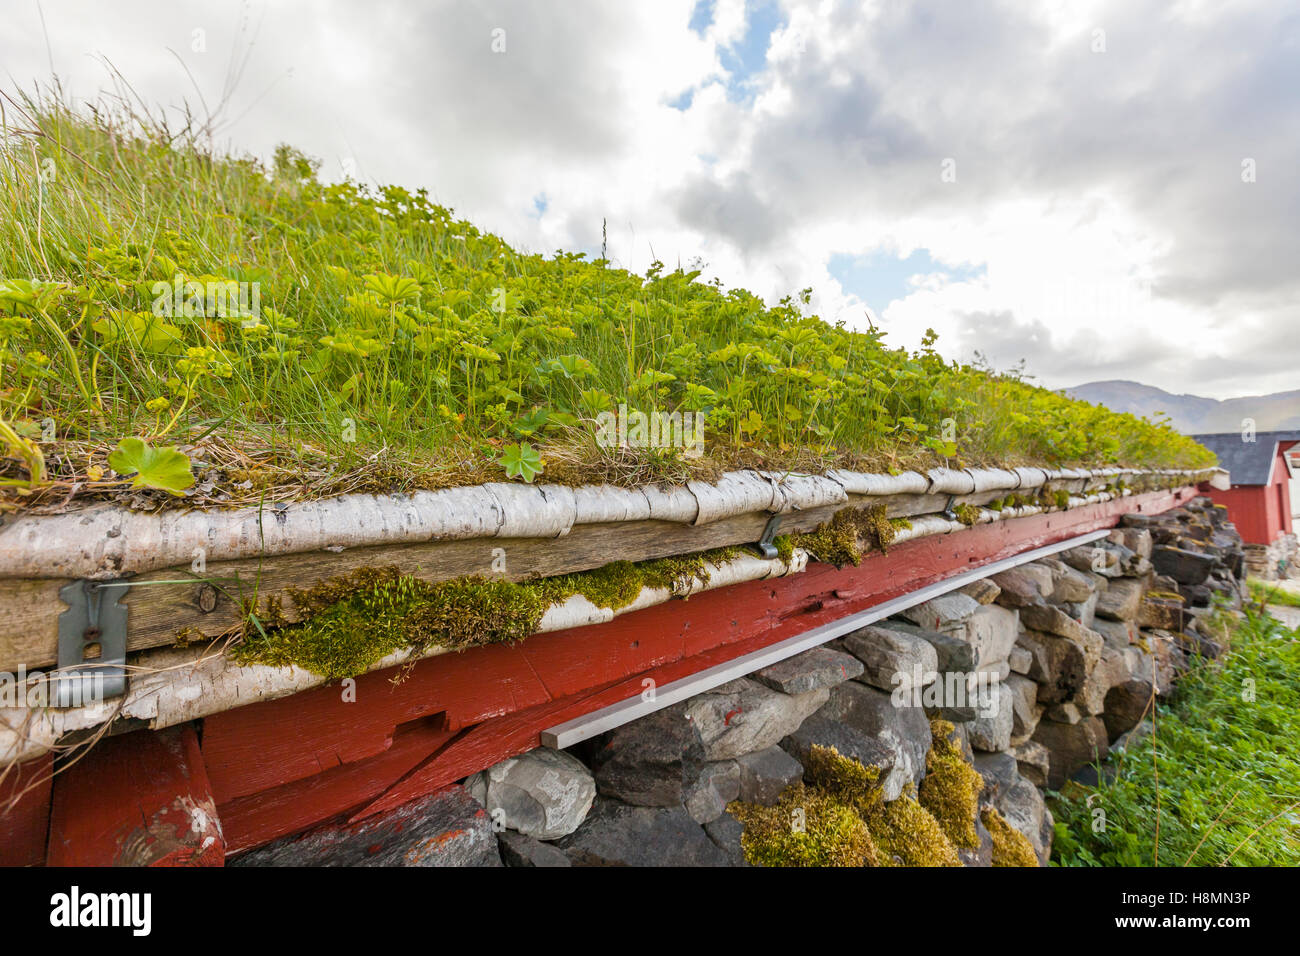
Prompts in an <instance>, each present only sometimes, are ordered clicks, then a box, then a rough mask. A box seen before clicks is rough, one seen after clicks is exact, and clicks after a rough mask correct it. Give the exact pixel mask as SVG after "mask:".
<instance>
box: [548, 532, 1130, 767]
mask: <svg viewBox="0 0 1300 956" xmlns="http://www.w3.org/2000/svg"><path fill="white" fill-rule="evenodd" d="M1108 534H1110V529H1106V530H1104V531H1091V532H1089V533H1088V534H1083V535H1079V536H1078V537H1075V538H1069V539H1067V540H1065V541H1058V542H1057V543H1056V544H1049V545H1044V546H1043V547H1041V548H1034V549H1033V550H1032V551H1025V552H1023V553H1022V554H1017V555H1014V556H1012V557H1010V558H1003V559H1002V560H1001V561H994V562H993V563H992V564H986V565H984V566H982V567H979V568H974V569H972V570H970V571H962V572H961V573H959V574H955V575H953V576H952V577H950V578H946V579H944V580H943V581H938V582H936V583H934V584H928V585H926V586H925V587H923V588H918V589H917V590H915V591H912V592H910V593H908V594H904V595H902V596H901V597H896V598H893V599H891V600H889V601H885V602H884V603H883V604H877V605H876V606H874V607H870V608H867V609H866V610H864V611H858V612H857V613H856V614H850V615H849V616H848V617H843V618H840V619H839V620H838V621H831V622H830V623H828V624H823V625H821V626H820V627H815V628H813V629H812V630H809V631H804V632H803V633H802V634H796V635H795V636H794V637H789V638H786V639H785V640H784V641H779V642H778V643H776V644H773V645H772V646H771V647H765V648H763V649H762V650H760V651H753V652H751V653H749V654H745V655H743V656H741V657H737V658H736V659H735V660H731V661H727V662H726V663H724V664H716V665H714V666H713V667H708V668H705V669H704V670H702V671H700V672H699V673H696V674H692V675H690V676H689V677H683V678H681V679H680V680H675V681H672V682H671V683H668V684H665V685H663V686H662V687H658V688H655V694H654V699H653V700H646V699H644V698H643V697H642V696H641V695H637V696H635V697H629V698H628V699H627V700H622V701H619V702H618V703H617V704H610V705H609V706H608V707H603V708H601V709H600V710H594V711H592V712H591V713H590V714H585V715H583V716H582V717H575V718H574V719H573V720H569V721H565V722H564V723H562V724H556V725H555V726H554V727H548V728H547V729H546V730H543V731H542V735H541V739H542V746H544V747H553V748H556V749H563V748H565V747H572V746H573V745H574V744H576V743H580V742H581V741H583V740H586V739H587V738H589V737H594V736H596V735H597V734H602V733H605V732H606V731H608V730H613V729H614V728H616V727H621V726H623V724H626V723H630V722H631V721H633V720H636V719H638V718H640V717H645V716H647V715H649V714H653V713H654V712H655V711H657V710H662V709H663V708H665V707H670V706H672V705H673V704H676V703H678V702H680V701H683V700H687V699H689V698H691V697H694V696H696V695H697V694H703V693H704V692H705V691H708V690H712V689H713V688H715V687H717V686H719V685H720V684H725V683H727V681H731V680H735V679H736V678H738V677H744V676H745V675H746V674H752V673H753V672H754V671H757V670H762V669H763V668H764V667H769V666H770V665H772V664H775V663H777V662H779V661H783V660H785V659H786V658H787V657H794V655H796V654H801V653H803V652H804V651H806V650H808V649H809V648H813V647H817V646H819V645H821V644H825V643H827V642H828V641H833V640H835V639H836V638H837V637H843V636H844V635H845V634H849V633H851V632H853V631H856V630H858V629H859V628H862V627H866V626H867V625H868V624H874V623H875V622H876V621H879V620H883V619H884V618H887V617H889V616H891V615H893V614H897V613H899V612H900V611H906V610H907V609H908V608H910V607H915V606H916V605H918V604H924V603H925V602H926V601H928V600H930V599H931V598H936V597H939V596H940V595H942V594H947V593H948V592H949V591H954V590H956V589H957V588H959V587H961V586H962V585H965V584H969V583H970V582H971V581H978V580H980V579H981V578H986V577H988V576H989V575H990V574H997V573H998V572H999V571H1006V570H1009V569H1011V568H1014V567H1018V566H1019V565H1022V564H1028V563H1029V562H1030V561H1036V560H1038V559H1039V558H1045V557H1048V556H1049V555H1053V554H1057V553H1059V552H1061V551H1068V550H1069V549H1070V548H1077V547H1079V546H1080V545H1084V544H1089V543H1091V542H1093V541H1097V540H1099V539H1101V538H1104V537H1106V536H1107V535H1108Z"/></svg>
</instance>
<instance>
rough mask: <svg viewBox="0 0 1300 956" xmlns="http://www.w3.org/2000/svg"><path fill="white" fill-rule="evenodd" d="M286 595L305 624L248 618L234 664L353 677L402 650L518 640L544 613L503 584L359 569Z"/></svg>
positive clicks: (530, 595) (533, 597)
mask: <svg viewBox="0 0 1300 956" xmlns="http://www.w3.org/2000/svg"><path fill="white" fill-rule="evenodd" d="M290 596H291V597H292V598H293V600H294V604H295V606H296V607H297V608H298V610H299V612H300V613H301V614H302V615H303V616H304V617H305V618H306V620H304V621H303V622H302V623H300V624H293V625H282V626H278V627H277V626H271V627H268V626H267V621H271V622H273V621H275V620H276V619H277V617H281V618H282V615H280V612H279V608H278V605H277V606H276V608H275V610H274V611H273V612H272V613H271V614H269V615H266V614H264V615H262V616H261V617H258V618H256V619H253V618H252V617H251V616H250V618H249V619H248V621H247V623H246V624H245V627H244V635H243V641H242V642H241V643H239V644H237V645H235V646H234V647H233V648H231V650H230V654H231V656H232V657H233V658H234V659H235V660H236V661H237V662H239V663H259V664H269V665H272V666H285V665H289V664H296V665H298V666H300V667H304V668H306V669H307V670H310V671H312V672H314V673H317V674H320V675H321V676H323V677H326V678H329V679H331V680H332V679H337V678H341V677H353V676H356V675H357V674H361V673H364V672H365V671H367V670H369V669H370V668H372V667H374V665H375V664H377V663H378V662H379V661H380V660H382V659H383V658H384V657H386V656H388V655H389V654H391V653H393V652H394V651H397V650H400V649H401V648H404V647H413V648H416V649H417V650H419V649H424V648H427V647H429V646H433V645H436V646H441V647H450V648H456V649H460V648H465V647H473V646H475V645H479V644H497V643H513V642H516V641H521V640H523V639H524V638H525V637H527V636H528V635H529V634H532V633H533V632H534V631H535V630H536V629H537V624H538V622H539V621H541V619H542V613H543V612H544V611H545V609H546V605H545V604H544V603H543V601H542V599H541V597H540V596H539V595H538V594H537V592H536V591H535V590H534V589H532V588H529V587H526V586H524V585H519V584H514V583H512V582H510V581H503V580H490V579H488V578H483V577H468V578H457V579H456V580H453V581H442V582H438V583H436V584H431V583H429V582H427V581H422V580H420V579H418V578H413V577H411V576H409V575H403V574H401V573H399V572H398V571H397V570H396V569H394V568H365V569H361V570H359V571H354V572H352V573H350V574H346V575H341V576H340V577H338V578H334V579H332V580H331V581H329V582H325V583H322V584H320V585H317V586H316V587H314V588H310V589H294V590H291V591H290ZM263 618H266V619H267V620H263Z"/></svg>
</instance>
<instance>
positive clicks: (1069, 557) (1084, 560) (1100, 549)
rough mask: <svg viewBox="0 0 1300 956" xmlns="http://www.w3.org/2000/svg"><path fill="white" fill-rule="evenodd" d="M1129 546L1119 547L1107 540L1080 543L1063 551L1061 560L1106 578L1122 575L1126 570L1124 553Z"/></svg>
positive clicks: (1080, 569) (1073, 566)
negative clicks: (1122, 564)
mask: <svg viewBox="0 0 1300 956" xmlns="http://www.w3.org/2000/svg"><path fill="white" fill-rule="evenodd" d="M1127 550H1128V549H1127V548H1123V549H1121V548H1119V547H1117V546H1116V545H1113V544H1110V543H1109V542H1105V541H1097V542H1095V543H1093V544H1085V545H1080V546H1079V547H1077V548H1070V550H1068V551H1062V552H1061V555H1060V557H1061V560H1062V561H1064V562H1065V563H1066V564H1068V565H1069V566H1070V567H1072V568H1075V569H1076V570H1079V571H1090V572H1092V573H1093V574H1100V575H1101V576H1102V577H1106V578H1117V577H1120V576H1121V575H1122V574H1123V573H1124V571H1123V567H1122V566H1121V561H1122V557H1123V556H1122V554H1121V552H1127Z"/></svg>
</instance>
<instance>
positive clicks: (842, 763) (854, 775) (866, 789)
mask: <svg viewBox="0 0 1300 956" xmlns="http://www.w3.org/2000/svg"><path fill="white" fill-rule="evenodd" d="M804 776H805V777H806V778H807V779H808V781H809V782H810V783H812V784H814V785H815V786H816V787H818V788H819V789H821V790H822V791H824V792H825V793H828V794H830V795H831V796H833V797H834V798H835V799H837V800H839V801H841V802H842V803H845V804H848V805H849V806H851V807H853V808H854V809H855V810H856V811H857V812H858V814H859V815H861V816H862V817H863V818H864V819H865V818H869V817H870V815H871V814H873V813H875V812H876V811H877V810H879V809H880V807H881V805H882V804H883V803H884V799H885V798H884V789H883V787H882V786H881V783H880V768H879V767H868V766H866V765H865V764H863V763H862V762H861V761H860V760H854V759H853V758H851V757H845V756H843V755H841V754H840V752H839V751H838V750H836V749H835V748H834V747H823V746H821V745H820V744H813V746H812V747H811V748H810V749H809V752H808V759H807V760H805V761H804Z"/></svg>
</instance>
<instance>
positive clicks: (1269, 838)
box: [1052, 614, 1300, 866]
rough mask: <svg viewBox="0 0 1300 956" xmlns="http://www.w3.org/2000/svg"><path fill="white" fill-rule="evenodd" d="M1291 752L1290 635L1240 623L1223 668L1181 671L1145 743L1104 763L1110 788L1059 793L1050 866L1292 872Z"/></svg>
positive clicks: (1294, 790) (1294, 729)
mask: <svg viewBox="0 0 1300 956" xmlns="http://www.w3.org/2000/svg"><path fill="white" fill-rule="evenodd" d="M1297 740H1300V631H1297V630H1290V629H1287V628H1286V627H1283V626H1282V625H1281V624H1280V623H1278V621H1276V620H1275V619H1274V618H1272V617H1269V616H1267V615H1256V614H1250V615H1248V616H1247V619H1246V620H1245V622H1244V623H1243V624H1242V625H1241V626H1240V627H1239V628H1238V629H1237V630H1236V632H1235V634H1234V635H1233V637H1232V646H1231V651H1230V653H1229V654H1228V655H1227V656H1226V657H1225V658H1223V659H1222V660H1221V661H1219V662H1210V661H1197V662H1194V663H1193V669H1192V672H1191V673H1189V674H1188V675H1187V676H1186V677H1184V678H1183V680H1182V681H1181V682H1180V683H1179V684H1178V689H1177V691H1176V696H1175V698H1174V699H1173V701H1172V702H1171V703H1170V704H1169V705H1168V706H1165V705H1161V706H1160V707H1159V708H1158V710H1157V713H1156V721H1155V732H1154V733H1152V734H1150V735H1148V736H1145V737H1142V738H1141V739H1140V740H1139V741H1138V742H1137V743H1136V744H1135V745H1134V746H1132V747H1131V748H1129V749H1127V750H1126V751H1124V752H1123V753H1122V754H1121V755H1119V756H1116V757H1113V758H1112V760H1113V761H1114V763H1115V764H1116V765H1117V769H1118V776H1117V777H1116V779H1115V780H1114V781H1113V782H1110V783H1103V784H1102V785H1101V786H1100V787H1099V788H1097V789H1096V790H1095V791H1094V790H1091V789H1088V788H1083V787H1078V786H1077V785H1075V784H1069V785H1067V787H1066V789H1065V791H1064V793H1065V796H1064V798H1063V799H1060V800H1057V801H1055V802H1054V805H1053V808H1052V810H1053V813H1054V814H1055V816H1056V842H1055V845H1054V848H1053V860H1054V861H1055V862H1056V863H1058V864H1059V865H1063V866H1152V865H1161V866H1184V865H1189V864H1190V865H1193V866H1219V865H1224V864H1228V865H1236V866H1296V865H1300V746H1297ZM1089 797H1091V798H1092V800H1091V806H1089V804H1088V798H1089ZM1098 811H1100V812H1101V813H1102V814H1103V815H1104V816H1103V817H1101V818H1100V819H1099V818H1098V817H1097V812H1098ZM1099 822H1100V824H1101V826H1100V829H1098V827H1097V824H1098V823H1099Z"/></svg>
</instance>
